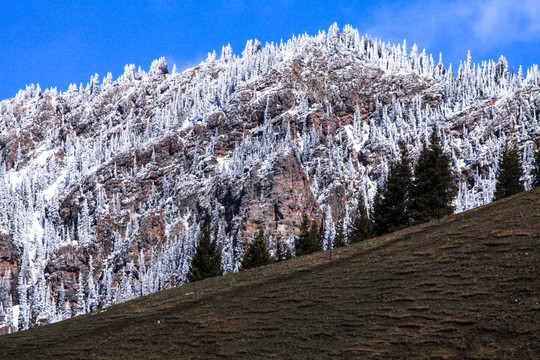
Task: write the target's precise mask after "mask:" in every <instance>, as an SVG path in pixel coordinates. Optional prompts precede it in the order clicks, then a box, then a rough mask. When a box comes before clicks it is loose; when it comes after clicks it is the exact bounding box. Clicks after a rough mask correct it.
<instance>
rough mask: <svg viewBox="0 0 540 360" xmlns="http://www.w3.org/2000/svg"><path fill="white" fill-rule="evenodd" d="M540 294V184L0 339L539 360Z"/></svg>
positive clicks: (9, 355) (85, 348) (93, 354)
mask: <svg viewBox="0 0 540 360" xmlns="http://www.w3.org/2000/svg"><path fill="white" fill-rule="evenodd" d="M539 302H540V189H537V190H535V191H531V192H527V193H524V194H520V195H517V196H515V197H513V198H510V199H505V200H502V201H499V202H497V203H493V204H490V205H488V206H485V207H482V208H478V209H475V210H472V211H469V212H467V213H462V214H459V215H456V216H455V219H454V220H453V221H447V220H444V221H441V222H435V223H430V224H426V225H421V226H417V227H414V228H410V229H406V230H403V231H400V232H398V233H394V234H390V235H387V236H384V237H380V238H377V239H373V240H370V241H366V242H364V243H362V244H358V245H355V246H350V247H348V248H344V249H340V250H334V251H332V252H324V253H318V254H315V255H312V256H308V257H303V258H300V259H293V260H291V261H288V262H286V263H282V264H275V265H271V266H268V267H264V268H259V269H255V270H252V271H246V272H242V273H240V274H229V275H227V276H223V277H219V278H214V279H210V280H207V281H203V282H200V283H195V284H188V285H186V286H182V287H179V288H176V289H171V290H167V291H162V292H159V293H156V294H153V295H150V296H146V297H143V298H139V299H136V300H134V301H131V302H128V303H125V304H122V305H119V306H113V307H111V308H108V309H106V310H105V311H103V310H102V311H101V312H98V313H92V314H88V315H85V316H81V317H77V318H75V319H71V320H68V321H65V322H62V323H57V324H52V325H49V326H46V327H42V328H36V329H32V330H29V331H24V332H20V333H16V334H12V335H6V336H0V358H2V359H18V358H21V359H37V358H53V357H54V358H55V359H75V358H118V359H121V358H143V359H151V358H156V359H158V358H160V359H161V358H219V357H222V358H250V359H251V358H276V359H281V358H311V359H313V358H362V359H365V358H403V357H408V358H410V357H414V358H428V357H429V358H465V357H471V358H516V359H527V358H540V305H539ZM128 354H129V355H128Z"/></svg>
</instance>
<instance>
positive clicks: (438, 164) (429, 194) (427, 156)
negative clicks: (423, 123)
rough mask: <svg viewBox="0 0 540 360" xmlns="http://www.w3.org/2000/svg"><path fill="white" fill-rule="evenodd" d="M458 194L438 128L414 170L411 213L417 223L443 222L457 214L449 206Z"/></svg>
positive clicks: (424, 144)
mask: <svg viewBox="0 0 540 360" xmlns="http://www.w3.org/2000/svg"><path fill="white" fill-rule="evenodd" d="M456 194H457V187H456V185H455V184H454V180H453V177H452V169H451V167H450V156H449V155H447V154H445V153H444V152H443V149H442V147H441V139H440V137H439V134H438V130H437V128H436V127H433V130H432V133H431V135H430V138H429V147H428V145H427V144H426V143H425V142H424V143H423V146H422V150H421V152H420V156H419V158H418V162H417V164H416V166H415V167H414V180H413V186H412V190H411V210H412V216H413V222H414V223H417V224H418V223H423V222H427V221H430V220H432V219H440V218H442V217H443V216H445V215H450V214H452V213H453V212H454V207H453V206H452V205H450V203H451V202H452V200H453V199H454V197H455V196H456Z"/></svg>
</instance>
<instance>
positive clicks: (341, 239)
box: [333, 221, 347, 249]
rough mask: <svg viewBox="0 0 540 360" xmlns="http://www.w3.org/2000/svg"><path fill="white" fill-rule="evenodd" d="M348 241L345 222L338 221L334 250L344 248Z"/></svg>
mask: <svg viewBox="0 0 540 360" xmlns="http://www.w3.org/2000/svg"><path fill="white" fill-rule="evenodd" d="M346 240H347V239H346V237H345V231H344V230H343V222H342V221H338V224H337V227H336V236H335V237H334V246H333V247H334V249H335V248H340V247H344V246H345V245H346V244H347V242H346Z"/></svg>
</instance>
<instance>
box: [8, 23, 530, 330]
mask: <svg viewBox="0 0 540 360" xmlns="http://www.w3.org/2000/svg"><path fill="white" fill-rule="evenodd" d="M456 75H457V76H456ZM539 116H540V73H539V72H538V68H537V67H534V68H532V69H529V71H528V72H527V76H524V75H523V73H522V72H521V71H520V72H519V73H518V74H511V73H510V72H509V70H508V65H507V64H506V61H505V60H504V58H501V59H500V60H499V62H497V63H494V62H489V63H485V64H483V65H482V66H478V65H473V64H472V62H471V61H470V58H469V59H468V60H467V62H465V63H463V64H461V66H460V68H459V70H458V72H457V74H454V72H453V71H452V69H451V68H449V69H446V68H445V67H444V66H443V65H442V63H439V64H438V65H435V63H434V61H433V59H432V58H431V57H430V56H427V55H426V54H425V52H422V53H419V52H418V50H417V49H416V46H413V47H412V50H411V51H410V52H409V51H408V50H407V48H406V44H405V43H404V44H403V45H398V46H390V45H386V44H384V43H382V42H379V41H376V40H373V39H369V38H368V39H366V38H360V36H359V35H358V32H357V31H356V30H354V29H352V28H350V27H348V26H347V27H345V28H344V29H343V31H342V32H339V31H338V29H337V27H336V26H332V27H331V28H330V29H329V31H328V34H326V33H324V32H323V33H320V34H319V35H318V36H315V37H309V36H302V37H299V38H293V39H292V40H290V41H289V42H287V43H286V44H282V45H280V46H276V45H273V44H269V45H267V46H265V47H261V45H260V44H259V43H258V42H251V41H250V42H248V44H247V45H246V48H245V50H244V51H243V52H242V55H241V56H238V57H237V56H234V55H232V50H231V49H230V48H228V47H225V48H224V49H223V51H222V55H221V57H220V59H219V60H218V59H216V56H215V54H210V55H209V58H208V59H207V60H206V61H205V62H203V63H201V64H200V65H198V66H196V67H194V68H192V69H188V70H186V71H184V72H182V73H177V72H176V71H174V70H173V71H172V72H171V73H169V71H168V68H167V64H166V63H165V61H164V59H160V60H156V61H154V63H152V66H151V68H150V70H149V72H148V73H147V72H144V71H141V70H139V71H135V67H134V66H133V65H128V66H126V68H125V72H124V74H123V75H122V76H121V77H120V78H118V79H117V80H115V81H113V80H112V76H111V75H110V74H109V75H108V76H107V77H105V78H104V79H103V81H101V82H100V81H99V79H98V76H97V75H96V76H93V77H92V78H91V80H90V82H89V84H88V85H87V86H86V88H83V87H82V86H81V87H79V88H77V87H76V86H71V87H70V89H69V90H68V91H66V92H64V93H58V92H57V91H56V90H46V91H41V89H39V87H35V86H30V87H27V89H26V90H21V91H20V92H19V94H17V96H16V97H15V98H13V99H8V100H4V101H2V102H0V160H1V162H2V166H0V209H1V214H0V231H1V233H0V276H2V275H3V274H7V275H5V276H4V277H5V279H6V280H5V281H4V282H3V284H4V285H3V287H2V288H0V303H1V304H2V308H1V309H0V310H1V311H0V320H1V319H3V325H4V326H11V328H13V329H15V328H18V329H24V328H27V327H28V326H30V325H31V322H32V319H36V318H37V319H46V321H49V322H51V321H58V320H61V319H64V318H67V317H70V316H72V315H74V314H77V313H84V312H86V311H89V310H91V309H93V308H95V307H101V306H108V305H110V304H111V303H114V302H120V301H124V300H127V299H130V298H132V297H134V296H138V295H141V294H147V293H150V292H153V291H157V290H159V289H163V288H166V287H168V286H175V285H178V284H181V283H183V282H185V281H186V274H187V270H188V267H189V261H190V259H191V255H192V253H193V250H194V246H195V244H196V239H197V235H198V231H199V226H200V225H202V224H207V225H210V226H212V228H213V229H214V231H215V236H216V237H217V239H218V242H219V243H220V245H221V246H222V248H223V253H222V255H223V266H224V269H225V270H226V271H236V270H238V264H239V259H240V258H241V256H242V252H243V249H244V247H245V245H246V244H247V243H248V242H249V241H251V238H252V236H253V234H254V233H255V232H256V231H257V230H258V229H265V230H266V231H267V233H268V235H269V236H270V237H271V239H272V243H273V244H274V245H275V241H276V240H277V239H278V238H281V239H282V240H283V241H284V242H285V243H286V244H288V245H289V246H291V245H292V241H293V240H292V239H293V236H294V235H295V233H296V232H297V229H298V227H299V224H300V221H301V217H302V214H303V213H307V214H308V215H309V216H310V217H311V218H312V219H314V220H317V221H318V222H319V223H320V224H323V226H326V225H327V224H326V225H324V221H323V218H325V216H323V214H326V213H327V212H328V209H330V210H329V211H330V214H331V217H332V219H333V221H334V222H337V221H338V219H345V221H347V219H348V218H349V212H350V211H349V209H353V208H354V207H355V205H356V198H357V196H358V194H359V193H361V194H363V195H364V198H365V199H366V202H367V205H368V206H369V205H370V204H371V199H372V197H373V196H374V193H375V189H376V186H377V184H378V183H379V182H381V181H382V180H383V179H384V178H385V176H386V173H387V167H388V162H389V161H392V159H393V158H394V157H395V156H397V154H398V153H399V150H398V149H399V145H400V144H401V143H402V142H406V143H407V144H408V147H409V150H410V152H411V154H412V157H413V158H414V157H415V156H416V155H417V154H418V152H419V149H420V147H421V144H422V140H423V139H425V138H426V137H427V136H428V134H429V132H430V131H431V129H432V128H433V126H434V125H435V126H436V127H437V128H438V129H439V130H438V131H440V132H441V134H442V138H443V141H444V146H445V149H446V151H448V152H449V153H451V154H452V164H453V167H454V171H455V172H454V174H455V180H456V183H457V184H458V185H459V189H460V190H459V195H458V197H457V198H456V200H455V206H456V209H457V211H463V210H466V209H469V208H472V207H475V206H478V205H482V204H485V203H487V202H489V201H491V198H492V194H493V190H494V178H495V174H496V171H497V160H498V156H499V153H500V151H501V149H502V146H503V144H504V142H505V141H506V140H507V138H508V137H509V136H512V137H514V138H516V139H517V140H518V142H519V145H520V148H521V149H522V154H523V163H524V165H525V170H526V176H525V178H524V180H525V181H526V184H528V183H529V181H530V179H529V175H528V174H529V171H530V166H531V162H532V153H533V150H534V149H535V147H536V145H535V142H536V141H538V140H539V139H540V130H539V126H538V124H539V123H538V119H539ZM7 269H9V271H6V270H7ZM2 312H3V313H2ZM8 315H9V316H8Z"/></svg>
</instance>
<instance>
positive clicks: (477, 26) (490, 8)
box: [359, 0, 540, 61]
mask: <svg viewBox="0 0 540 360" xmlns="http://www.w3.org/2000/svg"><path fill="white" fill-rule="evenodd" d="M369 15H370V16H369V18H370V25H372V26H371V27H368V28H364V29H361V30H363V31H366V33H368V34H371V35H373V36H376V37H378V38H381V39H383V40H391V41H394V42H397V41H400V40H401V39H403V38H406V39H407V41H409V42H411V43H412V42H416V43H417V44H418V45H419V46H420V47H421V48H422V47H426V48H427V49H428V50H429V51H434V52H438V51H441V50H444V54H443V55H447V56H449V57H450V58H452V59H454V61H455V59H463V58H464V57H465V55H466V54H467V50H468V49H471V50H473V56H475V55H480V56H486V55H487V54H492V53H493V52H496V51H497V50H498V49H501V48H503V47H504V46H507V45H512V44H515V43H528V42H534V41H538V40H540V4H539V0H521V1H520V2H519V3H517V2H511V1H508V0H484V1H482V0H454V1H443V0H434V1H425V0H423V1H420V0H416V1H410V2H403V3H401V5H400V4H398V5H396V4H393V5H391V6H389V5H387V6H384V5H381V6H379V7H378V9H377V11H376V12H374V13H372V14H369ZM359 25H360V26H361V25H362V24H359ZM442 44H444V48H441V45H442Z"/></svg>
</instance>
